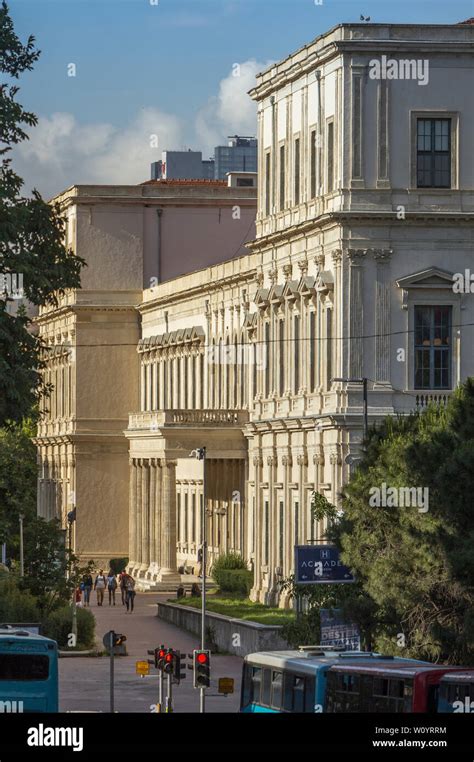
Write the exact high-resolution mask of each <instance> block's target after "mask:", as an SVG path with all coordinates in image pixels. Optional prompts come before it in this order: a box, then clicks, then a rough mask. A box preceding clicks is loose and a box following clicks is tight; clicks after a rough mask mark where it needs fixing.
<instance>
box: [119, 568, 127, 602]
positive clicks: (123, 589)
mask: <svg viewBox="0 0 474 762" xmlns="http://www.w3.org/2000/svg"><path fill="white" fill-rule="evenodd" d="M127 579H128V574H127V572H126V571H125V569H124V570H123V572H121V574H119V585H120V593H121V595H122V606H125V605H126V603H127Z"/></svg>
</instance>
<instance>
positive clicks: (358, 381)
mask: <svg viewBox="0 0 474 762" xmlns="http://www.w3.org/2000/svg"><path fill="white" fill-rule="evenodd" d="M332 381H341V382H342V383H346V384H362V395H363V401H364V440H365V441H367V437H368V436H369V398H368V394H367V381H368V378H365V377H364V378H333V379H332Z"/></svg>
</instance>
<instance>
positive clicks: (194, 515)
mask: <svg viewBox="0 0 474 762" xmlns="http://www.w3.org/2000/svg"><path fill="white" fill-rule="evenodd" d="M191 510H192V517H191V521H192V534H191V542H196V495H195V494H194V493H193V495H192V500H191Z"/></svg>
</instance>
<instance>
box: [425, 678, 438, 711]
mask: <svg viewBox="0 0 474 762" xmlns="http://www.w3.org/2000/svg"><path fill="white" fill-rule="evenodd" d="M438 689H439V686H438V685H430V687H429V688H428V697H427V700H426V711H427V712H428V713H429V714H435V713H436V711H437V709H438V692H439V691H438Z"/></svg>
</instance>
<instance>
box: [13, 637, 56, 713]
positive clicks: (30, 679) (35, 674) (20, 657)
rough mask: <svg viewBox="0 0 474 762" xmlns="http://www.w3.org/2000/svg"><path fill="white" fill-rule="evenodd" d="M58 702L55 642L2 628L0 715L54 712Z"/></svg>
mask: <svg viewBox="0 0 474 762" xmlns="http://www.w3.org/2000/svg"><path fill="white" fill-rule="evenodd" d="M58 703H59V701H58V644H57V643H56V641H55V640H50V639H49V638H44V637H43V636H42V635H35V634H34V633H31V632H28V630H22V629H19V628H16V627H4V626H2V627H1V628H0V712H57V711H58Z"/></svg>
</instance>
